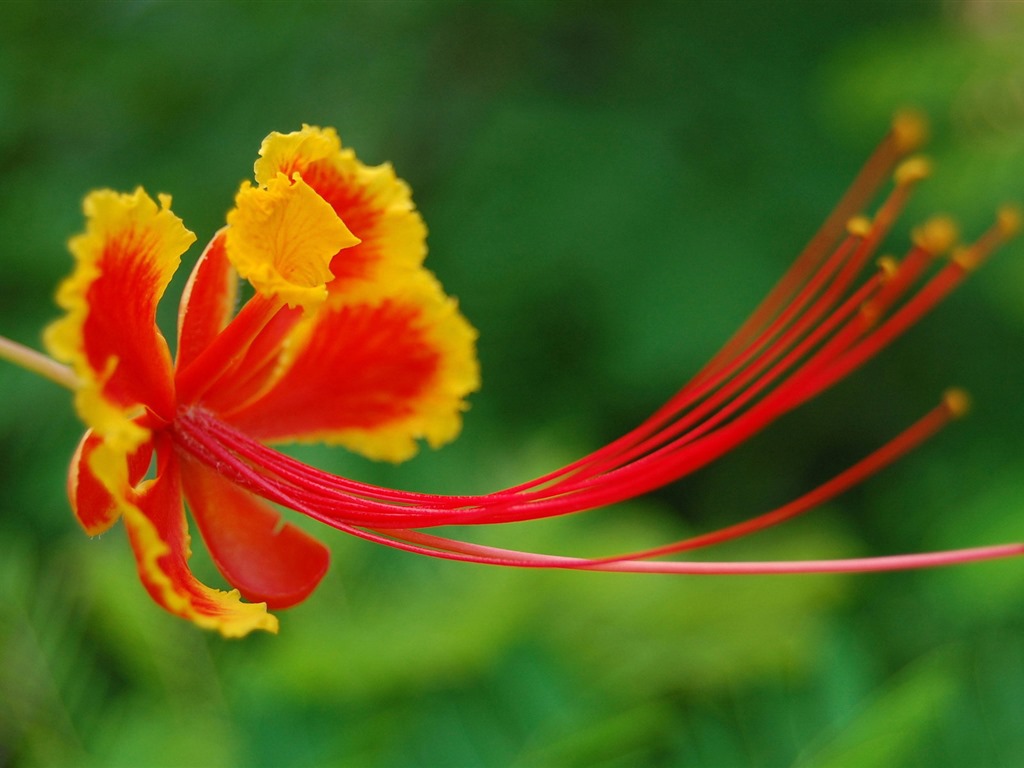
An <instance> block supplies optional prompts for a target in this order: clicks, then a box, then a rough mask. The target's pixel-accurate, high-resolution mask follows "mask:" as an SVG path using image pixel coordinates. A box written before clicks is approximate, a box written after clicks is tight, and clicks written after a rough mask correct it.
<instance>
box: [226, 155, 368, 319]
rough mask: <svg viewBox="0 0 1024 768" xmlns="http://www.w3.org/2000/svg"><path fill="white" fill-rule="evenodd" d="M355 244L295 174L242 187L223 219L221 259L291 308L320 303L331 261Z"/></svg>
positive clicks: (339, 222)
mask: <svg viewBox="0 0 1024 768" xmlns="http://www.w3.org/2000/svg"><path fill="white" fill-rule="evenodd" d="M358 242H359V238H357V237H356V236H355V235H353V234H352V233H351V232H350V231H349V229H348V227H346V226H345V223H344V222H343V221H342V220H341V219H340V218H338V215H337V214H336V213H335V212H334V210H333V209H332V208H331V206H330V205H328V204H327V203H326V202H325V201H324V200H323V198H321V197H320V195H318V194H317V193H316V192H315V191H314V190H313V189H312V188H311V187H310V186H309V185H308V184H306V183H305V182H304V181H303V180H302V178H301V177H300V176H299V175H298V174H294V175H293V178H288V177H287V176H285V175H284V174H283V173H281V174H277V175H276V176H274V177H273V178H271V179H268V180H267V182H266V185H265V186H259V187H257V186H253V185H252V184H250V183H248V182H246V183H245V184H243V185H242V188H241V189H240V190H239V192H238V195H237V196H236V198H235V208H234V210H232V211H231V212H230V213H229V214H228V230H227V242H226V246H227V255H228V258H229V259H230V260H231V263H232V264H233V265H234V267H235V269H236V270H237V271H238V274H239V275H241V276H242V277H244V278H246V279H247V280H248V281H249V282H250V283H252V286H253V288H255V289H256V291H257V292H258V293H260V294H261V295H263V296H265V297H268V298H271V297H276V298H278V299H280V300H281V301H283V302H287V303H288V305H289V306H292V307H295V306H302V307H315V306H316V305H318V304H320V303H321V302H322V301H323V300H324V299H326V298H327V288H326V284H327V282H328V281H329V280H331V278H332V277H333V275H332V274H331V271H330V269H328V267H329V265H330V263H331V259H332V258H333V257H334V255H335V254H336V253H337V252H338V251H339V250H341V249H343V248H348V247H351V246H353V245H356V244H357V243H358Z"/></svg>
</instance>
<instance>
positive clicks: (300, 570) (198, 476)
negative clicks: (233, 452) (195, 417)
mask: <svg viewBox="0 0 1024 768" xmlns="http://www.w3.org/2000/svg"><path fill="white" fill-rule="evenodd" d="M182 481H183V484H184V488H185V498H186V499H187V500H188V505H189V508H190V509H191V510H192V515H193V517H194V518H195V520H196V523H198V525H199V530H200V532H201V533H202V535H203V540H204V541H205V542H206V546H207V548H209V550H210V554H212V555H213V560H214V562H215V563H216V564H217V568H218V569H219V570H220V572H221V574H222V575H223V576H224V578H225V579H227V581H228V583H229V584H231V585H232V586H233V587H236V588H237V589H238V590H239V591H240V592H241V593H242V596H243V597H245V598H246V599H247V600H252V601H256V602H265V603H266V604H267V607H268V608H271V609H277V608H288V607H290V606H292V605H295V604H296V603H299V602H302V601H303V600H305V599H306V598H307V597H308V596H309V594H310V593H311V592H312V591H313V590H314V589H315V588H316V586H317V584H319V583H320V580H321V579H322V578H323V577H324V574H325V573H327V566H328V564H329V562H330V553H329V551H328V550H327V547H325V546H324V545H323V544H321V543H320V542H319V541H317V540H316V539H314V538H313V537H312V536H309V535H308V534H306V533H305V532H303V531H302V530H300V529H299V528H296V527H295V526H294V525H291V524H285V525H282V524H281V515H280V514H278V513H277V512H276V511H275V510H273V509H272V508H271V507H270V506H268V505H266V504H264V503H262V502H260V501H259V500H258V499H256V498H255V497H254V496H252V495H251V494H250V493H248V492H247V491H245V490H243V489H241V488H239V487H238V486H236V485H233V484H232V483H230V482H228V481H227V480H225V479H224V478H222V477H221V476H220V475H218V474H217V473H216V472H214V471H212V470H211V469H209V468H208V467H206V466H205V465H203V464H201V463H200V462H198V461H196V460H195V459H190V458H184V457H183V464H182Z"/></svg>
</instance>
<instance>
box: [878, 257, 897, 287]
mask: <svg viewBox="0 0 1024 768" xmlns="http://www.w3.org/2000/svg"><path fill="white" fill-rule="evenodd" d="M876 263H877V264H878V269H879V271H880V272H881V273H882V280H883V281H884V280H891V279H892V278H894V277H895V276H896V273H897V272H899V271H900V265H899V263H898V262H897V261H896V259H894V258H893V257H892V256H881V257H879V259H878V261H877V262H876Z"/></svg>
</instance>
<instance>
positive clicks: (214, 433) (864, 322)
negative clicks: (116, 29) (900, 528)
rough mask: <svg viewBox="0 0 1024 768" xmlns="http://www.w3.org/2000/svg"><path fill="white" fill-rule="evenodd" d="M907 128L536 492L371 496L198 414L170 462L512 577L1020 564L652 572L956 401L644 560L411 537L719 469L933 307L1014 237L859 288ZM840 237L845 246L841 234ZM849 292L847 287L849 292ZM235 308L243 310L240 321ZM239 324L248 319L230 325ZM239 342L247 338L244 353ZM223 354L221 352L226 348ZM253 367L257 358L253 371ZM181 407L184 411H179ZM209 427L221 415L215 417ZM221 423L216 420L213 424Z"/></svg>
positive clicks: (917, 433)
mask: <svg viewBox="0 0 1024 768" xmlns="http://www.w3.org/2000/svg"><path fill="white" fill-rule="evenodd" d="M921 133H922V129H921V126H920V124H919V123H917V122H916V121H914V120H913V119H911V118H898V119H897V122H896V124H895V125H894V129H893V131H892V132H890V134H889V136H888V137H887V138H886V139H885V140H883V142H882V144H881V145H880V146H879V148H878V150H876V152H875V153H874V155H872V157H871V158H870V159H869V161H868V163H867V165H866V166H865V168H864V169H863V170H862V172H861V174H860V175H859V176H858V177H857V179H856V180H855V181H854V183H853V185H852V186H851V188H850V190H849V191H848V192H847V194H846V195H845V196H844V197H843V199H842V200H841V201H840V203H839V205H838V206H837V207H836V210H835V211H834V212H833V213H832V215H831V216H830V217H829V218H828V219H827V220H826V222H825V224H824V225H823V226H822V228H821V230H819V232H818V233H817V234H816V235H815V237H814V238H812V240H811V242H810V243H809V244H808V246H807V248H805V250H804V251H803V253H802V254H801V256H800V257H799V258H798V259H797V261H796V262H795V263H794V264H793V266H792V267H791V268H790V270H789V271H788V272H787V273H786V275H784V277H783V278H782V279H781V280H780V281H779V283H778V284H777V285H776V286H775V288H773V289H772V291H771V292H770V293H769V295H768V296H767V297H766V299H765V300H764V301H763V302H762V303H761V305H759V306H758V308H757V309H755V311H754V312H753V314H752V315H751V316H750V318H748V320H747V321H746V322H745V323H744V324H743V325H742V326H741V327H740V329H739V330H738V331H737V332H736V334H734V336H733V337H732V338H731V339H730V340H729V341H728V342H727V343H726V344H725V346H724V347H723V348H722V350H721V351H720V352H719V353H718V354H717V355H715V356H714V357H713V358H712V359H711V361H709V362H708V364H707V365H705V366H704V367H703V368H702V369H701V370H700V372H698V374H697V375H696V376H695V377H694V378H693V379H691V380H690V381H689V382H688V383H687V384H686V385H684V386H683V387H682V388H680V390H679V391H678V392H677V393H676V394H675V395H673V396H672V397H671V398H670V399H669V400H668V401H667V402H666V403H665V404H664V405H663V406H662V407H661V408H659V409H658V410H657V411H656V412H655V413H654V414H653V415H652V416H651V417H650V418H648V419H647V420H645V421H644V422H643V423H642V424H640V425H639V426H637V427H636V428H635V429H633V430H631V431H630V432H628V433H626V434H625V435H623V436H622V437H620V438H619V439H617V440H615V441H613V442H611V443H610V444H608V445H606V446H604V447H603V448H601V449H599V450H597V451H594V452H593V453H591V454H589V455H587V456H584V457H583V458H581V459H579V460H577V461H575V462H573V463H571V464H568V465H566V466H564V467H562V468H560V469H557V470H555V471H553V472H549V473H547V474H545V475H543V476H541V477H538V478H535V479H533V480H530V481H527V482H524V483H520V484H518V485H515V486H512V487H510V488H506V489H503V490H499V491H496V492H493V493H489V494H482V495H435V494H424V493H415V492H409V491H401V490H394V489H388V488H381V487H377V486H373V485H370V484H367V483H360V482H357V481H354V480H349V479H346V478H342V477H338V476H335V475H331V474H330V473H327V472H323V471H321V470H318V469H315V468H313V467H310V466H308V465H305V464H302V463H301V462H298V461H296V460H294V459H291V458H289V457H288V456H285V455H283V454H281V453H279V452H277V451H274V450H273V449H271V448H268V447H266V446H264V445H262V444H261V443H259V442H258V441H256V440H253V439H252V438H249V437H248V436H247V435H245V434H244V433H242V432H240V431H238V430H236V429H234V428H232V427H231V426H230V425H229V423H226V421H230V413H229V411H228V412H225V413H227V415H226V416H223V418H217V417H216V416H214V415H213V414H212V413H210V412H209V411H207V410H204V409H203V408H202V407H200V406H193V407H190V408H186V409H184V410H182V412H181V413H180V414H179V416H178V419H177V420H176V422H175V426H174V430H175V431H174V434H175V439H176V441H177V443H178V445H179V447H180V448H181V449H182V450H185V451H187V452H189V453H190V454H192V455H193V456H195V457H196V458H198V459H199V460H201V461H203V462H205V463H207V464H208V465H210V466H213V467H215V468H216V469H217V471H219V472H221V473H222V474H223V475H225V476H226V477H228V478H229V479H231V480H232V481H233V482H235V483H237V484H238V485H240V486H241V487H243V488H246V489H247V490H249V491H251V492H253V493H255V494H258V495H260V496H262V497H264V498H266V499H268V500H270V501H272V502H275V503H278V504H281V505H283V506H286V507H290V508H292V509H294V510H297V511H299V512H301V513H303V514H306V515H308V516H310V517H312V518H314V519H316V520H319V521H321V522H324V523H326V524H328V525H331V526H333V527H335V528H337V529H339V530H342V531H345V532H347V533H350V534H352V535H355V536H359V537H361V538H364V539H367V540H370V541H376V542H378V543H382V544H386V545H388V546H391V547H396V548H398V549H403V550H406V551H410V552H418V553H421V554H427V555H431V556H434V557H441V558H447V559H452V560H462V561H467V562H475V563H485V564H495V565H514V566H520V567H555V568H576V569H589V570H603V571H631V572H644V573H689V574H698V573H706V574H740V573H750V574H755V573H756V574H767V573H806V572H838V571H871V570H893V569H903V568H920V567H929V566H935V565H947V564H953V563H960V562H969V561H974V560H983V559H991V558H998V557H1010V556H1017V555H1021V554H1024V545H1020V544H1011V545H1004V546H996V547H980V548H970V549H963V550H955V551H949V552H938V553H927V554H917V555H897V556H890V557H880V558H856V559H849V560H816V561H802V562H799V561H798V562H760V563H727V562H718V563H708V562H700V563H695V562H679V561H669V562H666V561H652V560H651V559H652V558H656V557H662V556H665V555H670V554H677V553H680V552H684V551H689V550H695V549H700V548H705V547H709V546H713V545H715V544H719V543H722V542H725V541H729V540H732V539H736V538H739V537H742V536H747V535H750V534H752V533H754V532H756V531H760V530H762V529H765V528H767V527H770V526H774V525H778V524H779V523H782V522H785V521H786V520H790V519H792V518H794V517H796V516H798V515H801V514H804V513H806V512H808V511H809V510H811V509H813V508H815V507H817V506H819V505H821V504H822V503H824V502H826V501H828V500H830V499H832V498H834V497H835V496H837V495H839V494H840V493H842V492H844V491H846V490H848V489H849V488H851V487H852V486H854V485H856V484H858V483H860V482H862V481H863V480H864V479H865V478H867V477H869V476H870V475H872V474H874V473H875V472H878V471H879V470H881V469H882V468H884V467H886V466H888V465H889V464H891V463H893V462H894V461H896V460H897V459H899V458H900V457H901V456H903V455H904V454H906V453H907V452H908V451H910V450H912V449H914V448H915V447H916V446H918V445H920V444H921V443H922V442H923V441H925V440H926V439H928V438H929V437H931V436H932V435H933V434H935V433H936V432H937V431H938V430H939V429H941V428H942V427H943V426H945V425H946V424H947V423H948V422H949V420H950V419H951V418H953V417H955V416H957V415H958V414H959V413H960V412H961V411H962V410H963V407H964V403H965V400H964V398H963V397H962V396H961V395H959V394H951V395H948V396H947V397H946V398H945V399H944V400H943V402H942V404H940V405H939V406H937V407H936V408H934V409H933V410H932V411H930V412H929V413H928V414H926V415H925V416H924V417H922V418H921V419H920V420H918V421H917V422H916V423H914V424H913V425H911V426H910V427H909V428H907V429H906V430H904V431H903V432H902V433H900V434H899V435H897V436H896V437H895V438H893V439H891V440H890V441H889V442H887V443H886V444H885V445H883V446H882V447H881V448H879V449H877V450H876V451H874V452H873V453H871V454H870V455H869V456H867V457H865V458H864V459H862V460H861V461H859V462H857V463H856V464H854V465H853V466H851V467H849V468H848V469H846V470H845V471H843V472H841V473H839V474H838V475H836V476H835V477H833V478H832V479H831V480H828V481H827V482H825V483H823V484H822V485H820V486H818V487H817V488H815V489H814V490H812V491H809V492H808V493H805V494H804V495H802V496H800V497H799V498H797V499H795V500H793V501H791V502H789V503H788V504H785V505H783V506H781V507H779V508H777V509H775V510H772V511H771V512H768V513H765V514H762V515H760V516H757V517H754V518H751V519H748V520H745V521H743V522H740V523H736V524H733V525H729V526H726V527H725V528H722V529H720V530H717V531H711V532H707V533H703V534H700V535H697V536H694V537H690V538H687V539H683V540H680V541H676V542H672V543H669V544H665V545H662V546H658V547H655V548H652V549H647V550H643V551H640V552H633V553H630V554H623V555H616V556H612V557H602V558H591V559H585V558H578V557H560V556H552V555H540V554H534V553H528V552H517V551H513V550H506V549H500V548H495V547H489V546H484V545H480V544H471V543H467V542H461V541H455V540H452V539H448V538H444V537H440V536H436V535H433V534H428V533H425V532H423V531H419V530H411V529H422V528H434V527H437V526H446V525H478V524H493V523H507V522H518V521H525V520H535V519H540V518H543V517H550V516H555V515H564V514H569V513H575V512H582V511H585V510H590V509H595V508H597V507H603V506H607V505H610V504H614V503H617V502H620V501H624V500H626V499H629V498H633V497H635V496H638V495H641V494H643V493H647V492H649V491H651V490H653V489H656V488H658V487H661V486H663V485H665V484H667V483H670V482H673V481H675V480H677V479H679V478H681V477H683V476H685V475H687V474H689V473H691V472H694V471H696V470H698V469H700V468H702V467H704V466H706V465H708V464H709V463H711V462H713V461H715V460H716V459H718V458H720V457H721V456H723V455H724V454H726V453H727V452H729V451H731V450H732V449H733V448H735V447H736V446H738V445H740V444H741V443H743V442H745V441H746V440H748V439H749V438H750V437H752V436H753V435H754V434H756V433H758V432H759V431H761V430H762V429H764V428H765V427H767V426H768V425H770V424H771V423H772V422H774V421H775V420H776V419H777V418H779V417H780V416H782V415H783V414H785V413H786V412H788V411H790V410H792V409H793V408H795V407H797V406H799V405H800V404H802V403H804V402H806V401H807V400H809V399H811V398H813V397H815V396H816V395H818V394H820V393H821V392H823V391H824V390H826V389H828V388H829V387H831V386H832V385H833V384H835V383H836V382H838V381H840V380H841V379H842V378H844V377H845V376H847V375H849V374H850V373H851V372H852V371H854V370H855V369H857V368H858V367H860V366H861V365H863V364H864V363H865V362H866V361H867V360H869V359H870V358H872V357H873V356H874V355H876V354H877V353H878V352H879V351H881V350H882V349H883V348H885V347H886V346H887V345H888V344H890V343H892V342H893V341H894V340H895V339H896V338H898V337H899V336H900V335H902V334H903V333H904V332H905V331H906V330H907V329H908V328H910V327H911V326H912V325H913V324H914V323H916V322H917V321H918V320H919V319H920V318H921V317H922V316H923V315H924V314H926V313H927V312H929V311H930V310H931V309H932V308H934V307H935V305H936V304H938V303H939V302H940V301H941V300H942V299H943V298H944V297H945V296H946V295H948V293H949V292H950V291H951V290H953V289H954V288H955V287H956V286H957V285H958V284H959V283H960V282H961V281H962V279H963V278H964V276H965V274H966V273H967V272H968V271H969V270H970V269H972V268H973V267H974V266H976V265H977V264H978V263H979V262H980V261H982V260H983V259H984V258H986V257H987V255H988V254H989V253H991V251H992V250H994V249H995V248H996V247H998V246H999V245H1000V244H1001V243H1002V242H1004V241H1005V240H1006V239H1007V238H1008V237H1009V236H1010V234H1012V230H1013V229H1014V227H1015V226H1016V224H1017V221H1016V220H1015V219H1014V218H1013V216H1012V215H1010V214H1001V216H1000V220H999V222H998V223H997V224H996V225H995V226H994V227H992V228H991V229H990V230H989V231H988V232H986V233H985V234H984V235H983V236H982V237H981V238H979V240H978V241H977V242H976V243H974V244H973V245H972V246H970V247H968V248H966V249H961V250H960V251H958V252H957V253H956V254H955V256H954V258H953V259H951V260H950V261H948V262H947V263H946V264H945V265H944V266H942V267H941V268H939V269H938V270H937V271H935V272H934V274H933V275H932V276H931V277H930V278H928V277H926V275H927V273H928V271H929V267H930V266H931V265H932V264H933V263H934V260H935V257H936V255H937V254H938V253H940V252H941V251H943V250H945V249H946V248H947V247H948V246H949V245H950V244H951V242H952V239H953V237H954V235H953V234H952V229H951V225H949V224H948V222H946V221H945V220H936V221H933V222H930V223H929V224H927V225H925V227H923V228H922V229H921V230H919V232H918V233H916V234H915V238H914V246H913V247H912V248H911V249H910V250H909V251H908V253H907V254H906V256H905V257H904V259H903V260H902V262H899V263H897V262H895V261H893V260H891V259H888V258H886V259H884V260H883V261H882V262H881V267H882V268H881V269H880V270H879V271H876V272H875V273H873V274H872V275H870V276H868V277H867V278H862V277H861V274H862V273H863V271H864V268H865V267H866V266H867V265H868V263H869V261H870V260H871V258H872V256H873V254H874V252H875V250H876V249H877V247H878V246H879V244H880V243H881V241H882V240H883V238H884V237H885V235H886V234H887V233H888V231H889V230H890V228H891V227H892V225H893V223H894V222H895V220H896V218H897V217H898V215H899V213H900V212H901V211H902V209H903V208H904V206H905V204H906V202H907V200H908V198H909V195H910V192H911V190H912V188H913V187H914V186H915V184H916V183H917V182H918V181H919V180H920V179H922V178H924V177H925V176H926V175H927V163H926V162H925V161H923V160H920V159H911V160H908V161H906V162H904V163H903V165H901V166H900V168H899V169H898V170H897V171H896V184H895V186H894V188H893V189H892V191H891V192H890V194H889V195H888V196H887V197H886V199H885V200H884V201H883V202H882V204H881V205H880V206H879V208H878V211H877V212H876V214H875V216H874V219H873V220H871V221H867V220H865V219H854V220H853V221H850V223H849V224H847V222H848V221H849V220H850V219H851V217H853V216H854V214H857V213H859V212H860V210H861V209H862V208H863V206H864V205H865V204H866V203H867V202H868V201H869V200H870V199H871V198H872V197H873V196H874V194H875V191H876V189H877V188H878V186H879V185H880V184H881V182H882V180H883V179H884V178H885V177H886V176H887V175H888V174H889V173H890V172H892V169H893V167H894V166H895V165H896V163H897V162H898V161H899V160H900V159H901V158H902V157H903V156H904V155H905V154H906V153H907V152H909V151H912V150H913V149H915V148H916V146H917V144H918V143H919V140H920V138H921ZM847 227H848V229H849V231H848V233H847V234H846V235H845V236H843V229H844V228H847ZM858 280H859V283H858ZM246 309H248V308H246ZM271 315H272V313H271V312H270V308H269V307H258V308H257V309H255V310H250V311H249V312H248V313H247V312H246V310H245V309H244V310H243V312H242V313H241V314H240V315H239V317H238V318H236V321H235V322H234V323H232V326H234V327H232V326H229V328H228V331H231V332H235V335H238V336H239V339H241V341H239V339H232V340H229V341H230V346H231V347H232V350H234V351H237V352H238V353H241V354H244V351H245V348H246V343H245V342H246V339H249V340H250V341H251V339H253V338H254V337H255V334H256V333H257V332H258V331H259V329H260V328H262V327H263V326H265V325H266V323H267V321H268V320H269V318H270V317H271ZM243 318H245V319H243ZM243 337H244V338H243ZM224 343H227V342H224ZM216 357H217V355H213V354H212V353H211V354H209V355H207V354H205V353H204V355H202V356H200V358H198V359H197V360H196V361H194V362H193V364H192V365H191V366H189V369H187V370H186V371H185V372H184V373H183V375H182V376H181V377H180V378H179V393H180V392H181V388H182V387H183V388H184V389H186V390H189V389H190V388H191V390H194V391H196V392H198V391H199V390H200V388H205V386H206V385H207V382H208V381H209V380H210V376H211V374H218V373H221V372H222V371H223V370H224V369H223V368H221V369H220V370H218V371H214V370H213V369H210V368H209V364H208V361H210V360H213V359H215V358H216ZM261 359H262V358H261ZM181 402H192V403H194V402H196V400H195V399H184V398H183V399H182V400H181ZM217 410H218V412H221V409H220V408H217ZM225 420H226V421H225Z"/></svg>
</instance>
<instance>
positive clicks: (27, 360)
mask: <svg viewBox="0 0 1024 768" xmlns="http://www.w3.org/2000/svg"><path fill="white" fill-rule="evenodd" d="M0 360H7V361H8V362H11V363H14V364H15V365H17V366H18V367H19V368H24V369H25V370H26V371H31V372H32V373H34V374H36V375H37V376H42V377H43V378H44V379H49V380H50V381H52V382H54V383H55V384H60V385H61V386H62V387H64V388H65V389H70V390H71V391H72V392H74V391H75V390H76V389H78V387H79V386H80V382H79V381H78V377H77V376H76V375H75V372H74V371H73V370H71V368H70V367H68V366H66V365H62V364H61V363H58V362H57V361H56V360H54V359H53V358H52V357H49V356H47V355H44V354H43V353H42V352H37V351H36V350H34V349H31V348H30V347H26V346H24V345H22V344H19V343H18V342H16V341H11V340H10V339H8V338H7V337H5V336H0Z"/></svg>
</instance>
